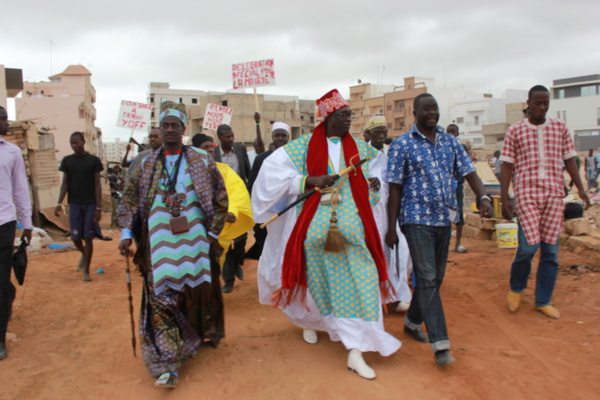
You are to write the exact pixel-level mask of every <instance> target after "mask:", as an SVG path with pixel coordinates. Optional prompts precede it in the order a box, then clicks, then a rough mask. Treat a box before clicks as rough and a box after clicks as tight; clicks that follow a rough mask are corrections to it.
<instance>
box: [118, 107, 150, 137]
mask: <svg viewBox="0 0 600 400" xmlns="http://www.w3.org/2000/svg"><path fill="white" fill-rule="evenodd" d="M151 113H152V106H151V105H150V104H143V103H137V102H135V101H127V100H122V101H121V108H120V109H119V117H118V118H117V127H119V128H129V129H132V130H133V129H137V130H147V129H148V126H149V125H150V114H151Z"/></svg>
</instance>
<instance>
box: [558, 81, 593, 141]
mask: <svg viewBox="0 0 600 400" xmlns="http://www.w3.org/2000/svg"><path fill="white" fill-rule="evenodd" d="M548 116H550V117H552V118H558V119H562V120H563V121H565V122H566V123H567V127H568V128H569V131H570V132H571V134H572V135H574V141H575V148H576V149H577V151H586V150H588V149H594V150H596V149H600V74H596V75H586V76H577V77H572V78H565V79H557V80H555V81H553V84H552V86H551V87H550V109H549V110H548Z"/></svg>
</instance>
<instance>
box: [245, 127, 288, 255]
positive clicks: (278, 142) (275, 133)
mask: <svg viewBox="0 0 600 400" xmlns="http://www.w3.org/2000/svg"><path fill="white" fill-rule="evenodd" d="M271 139H272V142H271V143H272V144H273V149H272V150H271V149H269V150H268V151H265V152H264V153H261V154H259V155H258V156H256V159H255V160H254V164H253V165H252V171H251V172H250V178H248V190H249V191H250V193H252V186H253V185H254V181H255V180H256V177H257V176H258V173H259V172H260V168H261V167H262V164H263V162H264V161H265V160H266V159H267V157H269V156H270V155H271V154H272V153H273V152H274V151H275V150H277V149H278V148H280V147H282V146H284V145H286V144H287V142H288V141H289V140H290V126H289V125H288V124H286V123H285V122H275V123H274V124H273V129H272V132H271ZM266 239H267V229H266V228H261V227H260V224H256V225H255V226H254V244H253V245H252V247H250V249H249V250H248V252H247V253H246V255H245V257H246V258H251V259H253V260H258V259H259V258H260V256H261V255H262V251H263V247H264V246H265V240H266Z"/></svg>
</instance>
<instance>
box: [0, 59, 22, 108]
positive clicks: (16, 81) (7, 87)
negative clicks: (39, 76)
mask: <svg viewBox="0 0 600 400" xmlns="http://www.w3.org/2000/svg"><path fill="white" fill-rule="evenodd" d="M22 90H23V71H22V70H20V69H16V68H4V65H2V64H0V106H2V107H4V108H6V106H7V99H8V98H13V97H16V96H17V95H18V94H19V93H21V91H22Z"/></svg>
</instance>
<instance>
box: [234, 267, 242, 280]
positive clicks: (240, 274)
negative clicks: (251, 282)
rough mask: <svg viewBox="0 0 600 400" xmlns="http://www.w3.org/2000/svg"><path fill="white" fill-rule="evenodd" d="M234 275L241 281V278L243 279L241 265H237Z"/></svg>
mask: <svg viewBox="0 0 600 400" xmlns="http://www.w3.org/2000/svg"><path fill="white" fill-rule="evenodd" d="M235 276H237V278H238V279H239V280H240V281H243V280H244V270H243V269H242V266H241V265H238V266H237V267H236V268H235Z"/></svg>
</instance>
